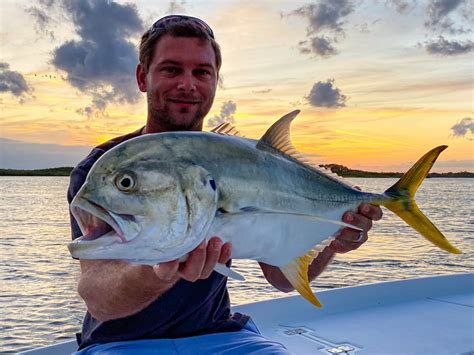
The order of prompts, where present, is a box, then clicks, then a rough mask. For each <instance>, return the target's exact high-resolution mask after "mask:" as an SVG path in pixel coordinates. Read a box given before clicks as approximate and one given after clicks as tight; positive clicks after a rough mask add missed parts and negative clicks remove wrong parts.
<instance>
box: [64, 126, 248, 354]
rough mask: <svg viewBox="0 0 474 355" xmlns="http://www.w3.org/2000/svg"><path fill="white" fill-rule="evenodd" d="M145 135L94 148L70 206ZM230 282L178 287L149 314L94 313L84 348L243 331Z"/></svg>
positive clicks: (74, 176)
mask: <svg viewBox="0 0 474 355" xmlns="http://www.w3.org/2000/svg"><path fill="white" fill-rule="evenodd" d="M140 132H141V130H137V131H135V132H133V133H130V134H127V135H124V136H121V137H117V138H114V139H112V140H110V141H108V142H106V143H103V144H101V145H99V146H97V147H96V148H94V149H93V150H92V151H91V153H90V154H89V155H88V156H87V158H85V159H84V160H83V161H82V162H80V163H79V164H78V165H77V166H76V167H75V168H74V170H73V171H72V173H71V178H70V184H69V190H68V202H69V203H71V201H72V199H73V197H74V196H75V195H76V193H77V192H78V191H79V189H80V188H81V186H82V185H83V184H84V181H85V179H86V176H87V173H88V172H89V170H90V169H91V167H92V165H93V164H94V163H95V161H96V160H97V159H99V157H100V156H101V155H102V154H104V153H105V152H106V151H107V150H109V149H111V148H113V147H114V146H116V145H117V144H119V143H121V142H124V141H126V140H128V139H131V138H134V137H137V136H139V135H140ZM70 216H71V229H72V238H73V239H75V238H78V237H80V236H81V235H82V233H81V231H80V229H79V226H78V225H77V222H76V220H75V219H74V217H73V216H72V215H70ZM226 284H227V279H226V278H225V277H224V276H222V275H221V274H219V273H217V272H213V273H212V274H211V276H209V278H207V279H205V280H198V281H196V282H188V281H185V280H180V281H178V283H177V284H176V285H175V286H174V287H173V288H171V289H170V290H168V291H167V292H165V293H164V294H162V295H160V296H159V297H158V298H157V299H156V300H155V301H154V302H153V303H151V304H150V305H149V306H148V307H146V308H145V309H144V310H142V311H140V312H138V313H136V314H134V315H131V316H129V317H126V318H121V319H116V320H111V321H106V322H101V321H99V320H97V319H95V318H93V317H92V316H91V315H90V314H89V312H87V313H86V316H85V318H84V322H83V326H82V333H78V334H77V340H78V344H79V349H83V348H85V347H87V346H89V345H91V344H95V343H108V342H113V341H124V340H138V339H159V338H181V337H187V336H194V335H201V334H209V333H218V332H232V331H238V330H240V329H242V327H243V326H244V325H245V323H246V322H247V321H248V319H249V316H247V315H244V314H240V313H234V314H231V313H230V300H229V294H228V292H227V286H226Z"/></svg>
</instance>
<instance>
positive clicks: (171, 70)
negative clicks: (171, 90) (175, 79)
mask: <svg viewBox="0 0 474 355" xmlns="http://www.w3.org/2000/svg"><path fill="white" fill-rule="evenodd" d="M161 70H162V71H165V72H167V73H173V74H176V73H178V72H179V68H176V67H164V68H162V69H161Z"/></svg>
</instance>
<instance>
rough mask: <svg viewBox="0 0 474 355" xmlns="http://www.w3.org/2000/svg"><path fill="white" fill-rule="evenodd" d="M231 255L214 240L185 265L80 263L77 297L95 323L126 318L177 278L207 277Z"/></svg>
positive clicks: (200, 249) (227, 248) (228, 249)
mask: <svg viewBox="0 0 474 355" xmlns="http://www.w3.org/2000/svg"><path fill="white" fill-rule="evenodd" d="M230 254H231V245H230V243H225V244H222V241H221V240H220V239H219V238H216V237H213V238H211V239H210V240H209V242H208V243H206V242H205V241H204V242H202V243H201V244H200V245H199V246H198V247H197V248H196V249H194V250H193V251H192V252H191V253H190V254H189V257H188V259H187V261H186V262H184V263H179V262H178V261H177V260H174V261H170V262H167V263H162V264H159V265H155V266H145V265H136V264H130V263H127V262H124V261H117V260H81V261H80V263H81V277H80V280H79V287H78V291H79V295H80V296H81V297H82V298H83V300H84V302H85V303H86V305H87V309H88V311H89V313H90V314H91V315H92V316H93V317H94V318H96V319H98V320H101V321H106V320H111V319H118V318H123V317H127V316H130V315H132V314H135V313H137V312H139V311H141V310H143V309H144V308H146V307H147V306H148V305H150V304H151V303H152V302H153V301H154V300H156V298H157V297H159V296H160V295H162V294H163V293H165V292H166V291H168V290H169V289H170V288H172V287H173V286H174V285H175V284H176V282H178V281H179V280H180V279H184V280H187V281H196V280H198V279H205V278H207V277H209V275H210V274H211V273H212V271H213V269H214V266H215V265H216V263H217V262H219V263H226V262H227V261H229V259H230Z"/></svg>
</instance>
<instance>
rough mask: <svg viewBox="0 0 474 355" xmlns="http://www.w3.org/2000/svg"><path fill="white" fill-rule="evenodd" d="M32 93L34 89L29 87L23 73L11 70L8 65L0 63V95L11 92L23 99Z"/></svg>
mask: <svg viewBox="0 0 474 355" xmlns="http://www.w3.org/2000/svg"><path fill="white" fill-rule="evenodd" d="M32 91H33V89H32V87H31V86H29V85H28V83H27V82H26V80H25V78H24V77H23V75H22V74H21V73H19V72H16V71H13V70H10V65H9V64H8V63H5V62H0V93H3V92H9V93H11V94H12V95H14V96H16V97H21V99H23V98H24V96H25V95H27V94H31V92H32Z"/></svg>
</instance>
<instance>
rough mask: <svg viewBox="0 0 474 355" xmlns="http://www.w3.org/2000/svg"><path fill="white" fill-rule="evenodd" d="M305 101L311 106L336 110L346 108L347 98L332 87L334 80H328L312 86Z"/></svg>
mask: <svg viewBox="0 0 474 355" xmlns="http://www.w3.org/2000/svg"><path fill="white" fill-rule="evenodd" d="M306 99H307V100H308V101H309V103H310V105H311V106H315V107H329V108H336V107H344V106H346V100H347V96H345V95H343V94H342V93H341V91H340V90H339V89H338V88H336V87H334V79H328V80H327V81H326V82H322V81H318V82H317V83H316V84H314V85H313V87H312V89H311V92H310V93H309V95H308V96H307V97H306Z"/></svg>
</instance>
